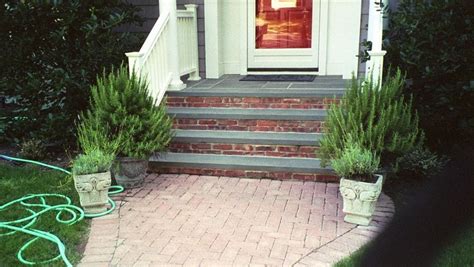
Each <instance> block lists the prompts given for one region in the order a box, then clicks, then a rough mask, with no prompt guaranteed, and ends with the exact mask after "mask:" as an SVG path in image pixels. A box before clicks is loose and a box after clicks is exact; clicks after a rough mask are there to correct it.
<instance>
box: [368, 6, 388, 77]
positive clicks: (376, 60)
mask: <svg viewBox="0 0 474 267" xmlns="http://www.w3.org/2000/svg"><path fill="white" fill-rule="evenodd" d="M377 1H379V2H377ZM380 2H381V0H370V4H369V25H368V26H369V28H368V38H367V39H368V41H371V42H372V49H371V50H370V51H368V53H369V56H370V60H369V61H367V63H366V69H365V73H366V76H367V77H369V76H370V75H372V77H373V79H374V81H375V82H376V81H378V82H379V85H381V82H382V75H383V57H384V56H385V54H386V53H387V52H386V51H384V50H382V38H383V8H382V7H381V6H380Z"/></svg>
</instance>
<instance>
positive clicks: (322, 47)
mask: <svg viewBox="0 0 474 267" xmlns="http://www.w3.org/2000/svg"><path fill="white" fill-rule="evenodd" d="M329 1H331V0H319V22H317V21H315V20H313V29H315V30H316V29H319V31H318V32H317V35H316V36H318V37H319V40H317V48H318V63H319V64H318V71H317V74H319V75H326V72H327V43H328V26H329V24H328V15H329ZM252 2H253V1H252ZM242 5H243V8H241V9H240V21H241V23H240V36H241V38H240V75H247V74H248V73H249V72H248V70H247V69H248V42H249V40H248V36H249V34H248V29H249V25H248V23H249V20H248V16H249V11H248V9H249V0H246V1H243V3H242ZM315 22H316V25H315ZM254 30H255V28H254ZM314 39H315V38H313V40H314ZM279 73H281V72H279ZM292 73H297V72H292ZM302 73H305V72H304V71H303V72H302Z"/></svg>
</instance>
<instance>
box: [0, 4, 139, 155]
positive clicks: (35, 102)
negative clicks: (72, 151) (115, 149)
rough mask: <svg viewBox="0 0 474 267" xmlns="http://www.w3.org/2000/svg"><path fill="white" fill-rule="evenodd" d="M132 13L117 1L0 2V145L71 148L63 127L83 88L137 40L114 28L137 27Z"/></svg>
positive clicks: (81, 101)
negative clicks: (0, 102) (0, 110)
mask: <svg viewBox="0 0 474 267" xmlns="http://www.w3.org/2000/svg"><path fill="white" fill-rule="evenodd" d="M137 11H138V10H137V8H136V7H134V6H132V5H130V4H126V3H125V2H124V1H121V0H107V1H105V0H94V1H92V0H85V1H82V0H81V1H78V0H73V1H61V0H41V1H39V0H35V1H12V0H8V1H6V2H2V4H1V6H0V29H1V30H0V43H1V44H2V53H1V56H0V69H1V70H2V73H1V76H0V95H2V96H5V98H4V102H6V105H7V107H8V109H7V111H8V114H6V115H2V116H0V131H4V132H5V136H4V138H2V139H4V140H3V141H4V142H12V141H14V142H19V140H22V139H24V138H26V139H30V138H36V139H41V140H44V142H45V143H46V144H47V145H49V146H51V145H56V146H57V147H59V146H63V145H65V144H71V143H73V141H74V127H71V126H72V125H74V121H75V119H76V118H77V116H78V114H79V113H80V111H81V110H84V109H85V108H87V106H88V99H89V87H90V84H91V83H93V82H94V80H95V77H96V76H97V74H99V73H100V72H101V71H102V69H103V68H104V67H110V66H111V65H118V64H120V63H121V62H122V61H123V60H124V59H125V56H124V53H125V52H127V51H132V50H133V49H135V48H136V47H137V46H138V44H139V42H140V38H139V37H138V36H136V35H131V34H128V33H120V32H116V31H114V28H116V27H117V26H119V25H122V24H125V23H137V22H139V21H140V19H139V17H138V15H137V14H136V12H137Z"/></svg>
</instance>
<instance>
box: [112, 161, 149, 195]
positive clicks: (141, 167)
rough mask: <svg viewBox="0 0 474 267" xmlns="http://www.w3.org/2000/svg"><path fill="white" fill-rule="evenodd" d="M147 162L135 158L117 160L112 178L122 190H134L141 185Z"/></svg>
mask: <svg viewBox="0 0 474 267" xmlns="http://www.w3.org/2000/svg"><path fill="white" fill-rule="evenodd" d="M147 168H148V160H143V159H135V158H118V159H117V161H116V163H115V167H114V177H115V181H116V182H117V184H119V185H121V186H123V187H124V188H136V187H140V186H142V184H143V181H144V179H145V175H146V170H147Z"/></svg>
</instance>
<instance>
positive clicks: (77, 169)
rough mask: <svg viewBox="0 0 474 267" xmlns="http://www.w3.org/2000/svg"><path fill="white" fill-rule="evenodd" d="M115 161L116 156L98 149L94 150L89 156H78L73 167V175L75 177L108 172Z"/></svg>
mask: <svg viewBox="0 0 474 267" xmlns="http://www.w3.org/2000/svg"><path fill="white" fill-rule="evenodd" d="M114 159H115V155H114V154H107V153H104V152H102V151H101V150H98V149H97V150H93V151H90V152H89V153H88V154H81V155H79V156H77V158H76V159H75V160H74V162H73V165H72V173H73V174H74V175H84V174H92V173H100V172H106V171H109V170H110V167H111V166H112V162H113V160H114Z"/></svg>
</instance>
